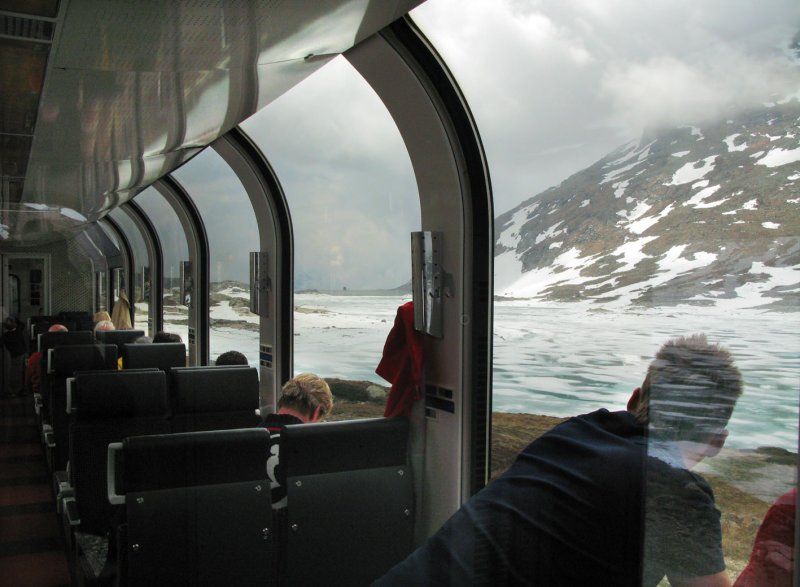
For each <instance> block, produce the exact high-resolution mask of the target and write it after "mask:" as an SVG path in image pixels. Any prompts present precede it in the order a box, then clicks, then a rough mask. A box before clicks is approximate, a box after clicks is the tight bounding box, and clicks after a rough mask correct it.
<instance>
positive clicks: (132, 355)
mask: <svg viewBox="0 0 800 587" xmlns="http://www.w3.org/2000/svg"><path fill="white" fill-rule="evenodd" d="M185 366H186V345H185V344H183V343H182V342H161V343H149V344H132V343H128V344H126V345H124V346H123V347H122V367H123V368H124V369H142V368H145V367H155V368H157V369H161V370H162V371H169V370H170V369H172V368H173V367H185Z"/></svg>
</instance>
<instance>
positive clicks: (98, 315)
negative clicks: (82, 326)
mask: <svg viewBox="0 0 800 587" xmlns="http://www.w3.org/2000/svg"><path fill="white" fill-rule="evenodd" d="M104 320H108V321H109V322H111V315H110V314H109V313H108V312H106V311H105V310H100V311H99V312H95V313H94V317H93V318H92V322H94V323H95V325H96V324H97V323H98V322H103V321H104Z"/></svg>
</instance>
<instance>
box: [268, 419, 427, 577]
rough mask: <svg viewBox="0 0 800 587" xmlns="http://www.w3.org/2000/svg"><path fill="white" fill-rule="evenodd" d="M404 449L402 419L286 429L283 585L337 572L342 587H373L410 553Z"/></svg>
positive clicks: (405, 439) (405, 426)
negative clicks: (376, 581) (371, 586)
mask: <svg viewBox="0 0 800 587" xmlns="http://www.w3.org/2000/svg"><path fill="white" fill-rule="evenodd" d="M407 443H408V422H407V421H406V420H405V419H401V418H392V419H383V418H381V419H371V420H351V421H345V422H330V423H321V424H297V425H291V426H287V427H286V431H285V433H284V438H283V445H282V448H281V456H280V458H281V463H282V465H283V467H284V471H285V475H286V478H285V480H284V481H285V483H286V489H287V504H288V505H287V512H286V518H285V524H286V528H285V529H284V531H283V532H281V530H280V529H279V535H282V536H284V537H285V543H283V544H281V545H280V546H279V552H281V559H282V560H285V577H284V580H285V584H287V585H310V584H314V583H317V582H319V580H320V577H329V576H330V573H331V572H335V577H336V582H337V584H341V585H369V584H370V583H371V582H372V581H374V580H375V579H377V578H378V577H380V576H382V575H383V574H384V573H386V571H388V570H389V569H390V568H391V567H392V566H394V565H395V564H396V563H398V562H400V561H401V560H403V559H404V558H405V557H406V556H407V555H408V554H409V553H410V552H411V549H412V540H413V534H414V499H413V487H412V479H411V473H410V470H409V467H408V464H407ZM309 553H313V556H309ZM333 569H335V571H332V570H333Z"/></svg>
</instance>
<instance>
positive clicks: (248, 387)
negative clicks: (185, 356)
mask: <svg viewBox="0 0 800 587" xmlns="http://www.w3.org/2000/svg"><path fill="white" fill-rule="evenodd" d="M170 376H171V379H172V384H171V391H172V396H173V402H172V429H173V431H174V432H193V431H194V432H196V431H201V430H222V429H230V428H248V427H252V426H257V425H258V423H259V417H258V416H256V412H255V411H256V409H258V407H259V403H260V399H259V389H258V370H257V369H256V368H255V367H248V366H244V365H243V366H240V367H183V368H177V369H173V370H172V371H171V373H170Z"/></svg>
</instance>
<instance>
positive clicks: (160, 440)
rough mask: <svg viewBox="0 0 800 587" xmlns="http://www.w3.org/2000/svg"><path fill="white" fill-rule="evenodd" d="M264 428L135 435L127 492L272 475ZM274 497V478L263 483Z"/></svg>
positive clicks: (124, 478)
mask: <svg viewBox="0 0 800 587" xmlns="http://www.w3.org/2000/svg"><path fill="white" fill-rule="evenodd" d="M268 452H269V431H267V430H266V429H264V428H245V429H241V430H214V431H211V432H185V433H176V434H158V435H153V436H134V437H130V438H126V439H125V441H124V442H123V457H122V461H121V467H122V475H119V474H117V475H116V477H117V479H118V480H119V483H120V490H121V492H122V493H129V492H140V491H153V490H157V489H170V488H174V487H187V486H196V485H216V484H220V483H239V482H245V481H258V480H266V478H267V474H266V467H265V463H266V458H267V456H268ZM263 491H264V494H265V499H267V500H269V483H265V484H264V486H263Z"/></svg>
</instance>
